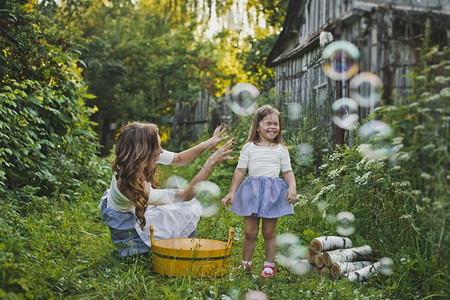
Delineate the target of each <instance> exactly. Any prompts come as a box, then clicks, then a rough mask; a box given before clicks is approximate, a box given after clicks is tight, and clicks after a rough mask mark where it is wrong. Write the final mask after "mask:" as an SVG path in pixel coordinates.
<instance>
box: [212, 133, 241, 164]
mask: <svg viewBox="0 0 450 300" xmlns="http://www.w3.org/2000/svg"><path fill="white" fill-rule="evenodd" d="M221 139H222V138H221ZM233 145H234V140H229V141H228V142H226V143H225V144H224V145H223V146H222V147H219V148H218V149H217V151H216V152H214V153H213V154H211V155H210V156H209V158H208V159H207V160H206V162H205V165H206V164H211V165H212V166H213V167H214V166H215V165H216V164H218V163H220V162H222V161H224V160H234V159H236V157H232V156H230V154H231V153H232V152H233V151H234V150H235V149H234V148H231V147H232V146H233ZM230 148H231V149H230Z"/></svg>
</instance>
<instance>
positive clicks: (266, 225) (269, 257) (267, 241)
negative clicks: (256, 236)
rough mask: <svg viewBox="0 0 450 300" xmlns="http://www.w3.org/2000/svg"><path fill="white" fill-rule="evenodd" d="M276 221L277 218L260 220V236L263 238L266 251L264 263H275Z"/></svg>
mask: <svg viewBox="0 0 450 300" xmlns="http://www.w3.org/2000/svg"><path fill="white" fill-rule="evenodd" d="M277 221H278V218H273V219H267V218H262V234H263V237H264V246H265V250H266V261H267V262H271V263H272V262H275V256H276V253H277V235H276V229H277Z"/></svg>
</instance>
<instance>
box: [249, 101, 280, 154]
mask: <svg viewBox="0 0 450 300" xmlns="http://www.w3.org/2000/svg"><path fill="white" fill-rule="evenodd" d="M270 114H276V115H277V116H278V120H279V124H280V133H279V134H278V135H277V136H276V137H275V139H274V141H273V143H274V144H282V145H284V143H283V135H282V134H281V129H282V128H283V127H282V126H281V114H280V112H279V111H278V109H276V108H273V107H272V106H270V105H268V104H266V105H263V106H261V107H260V108H258V109H257V110H256V111H255V114H254V115H253V120H252V126H250V130H249V131H248V138H247V140H246V141H245V143H249V142H256V143H257V142H260V141H261V137H260V136H259V133H258V131H257V129H258V125H259V122H261V120H262V119H264V118H265V117H266V116H268V115H270Z"/></svg>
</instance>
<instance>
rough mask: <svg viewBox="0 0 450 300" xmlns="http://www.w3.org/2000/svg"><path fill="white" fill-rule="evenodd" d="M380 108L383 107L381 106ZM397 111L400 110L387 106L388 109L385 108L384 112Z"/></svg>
mask: <svg viewBox="0 0 450 300" xmlns="http://www.w3.org/2000/svg"><path fill="white" fill-rule="evenodd" d="M380 107H381V106H380ZM396 110H398V108H397V107H396V106H393V105H391V106H386V107H385V108H384V111H385V112H389V111H396Z"/></svg>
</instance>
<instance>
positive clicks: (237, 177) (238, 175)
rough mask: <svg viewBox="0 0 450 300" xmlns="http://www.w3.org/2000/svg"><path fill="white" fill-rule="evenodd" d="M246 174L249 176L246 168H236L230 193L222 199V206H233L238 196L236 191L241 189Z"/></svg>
mask: <svg viewBox="0 0 450 300" xmlns="http://www.w3.org/2000/svg"><path fill="white" fill-rule="evenodd" d="M245 174H247V169H246V168H236V169H235V170H234V174H233V179H232V180H231V186H230V191H229V192H228V195H226V196H225V197H224V198H223V199H222V204H223V205H224V206H225V207H226V206H227V204H228V202H229V203H230V204H233V201H234V195H235V194H236V191H237V189H238V188H239V185H240V184H241V183H242V180H243V179H244V177H245Z"/></svg>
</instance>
